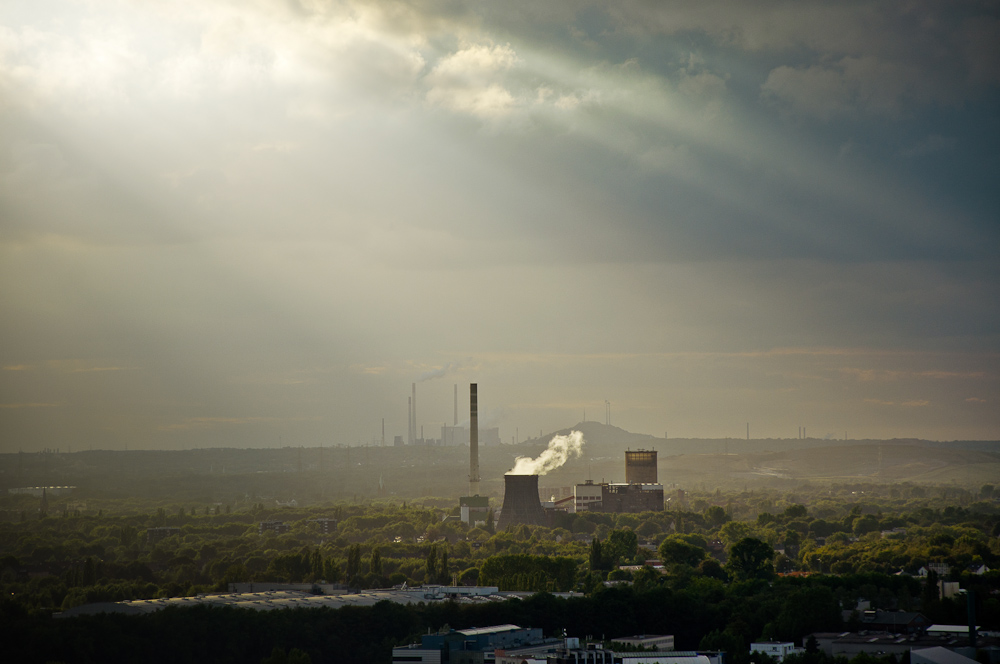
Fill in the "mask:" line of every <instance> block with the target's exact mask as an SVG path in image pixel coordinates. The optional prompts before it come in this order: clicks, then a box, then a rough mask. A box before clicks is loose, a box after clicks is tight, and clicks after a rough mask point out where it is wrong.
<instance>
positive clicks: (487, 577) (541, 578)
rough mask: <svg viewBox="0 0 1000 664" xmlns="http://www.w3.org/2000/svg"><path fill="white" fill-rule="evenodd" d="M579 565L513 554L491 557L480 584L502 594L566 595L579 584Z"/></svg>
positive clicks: (482, 570) (481, 574)
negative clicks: (533, 591)
mask: <svg viewBox="0 0 1000 664" xmlns="http://www.w3.org/2000/svg"><path fill="white" fill-rule="evenodd" d="M576 568H577V561H575V560H573V559H572V558H562V557H557V558H551V557H548V556H532V555H529V554H514V555H501V556H490V557H489V558H487V559H486V560H485V561H484V562H483V564H482V566H481V567H480V568H479V583H480V584H481V585H484V586H497V587H498V588H500V590H535V591H549V592H555V591H560V592H565V591H568V590H572V589H573V586H574V585H575V583H576Z"/></svg>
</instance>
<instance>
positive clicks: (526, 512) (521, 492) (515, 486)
mask: <svg viewBox="0 0 1000 664" xmlns="http://www.w3.org/2000/svg"><path fill="white" fill-rule="evenodd" d="M503 486H504V490H503V507H502V508H501V509H500V519H499V520H498V521H497V529H498V530H503V529H504V528H506V527H507V526H510V525H517V524H521V523H526V524H529V525H532V526H544V525H546V522H547V519H546V518H545V510H543V509H542V503H541V502H540V501H539V500H538V475H504V476H503Z"/></svg>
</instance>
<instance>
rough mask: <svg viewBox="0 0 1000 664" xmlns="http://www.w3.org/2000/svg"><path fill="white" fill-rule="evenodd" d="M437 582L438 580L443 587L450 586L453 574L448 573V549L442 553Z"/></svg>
mask: <svg viewBox="0 0 1000 664" xmlns="http://www.w3.org/2000/svg"><path fill="white" fill-rule="evenodd" d="M437 580H438V583H440V584H441V585H443V586H446V585H448V582H449V581H451V574H449V573H448V551H447V549H446V550H445V551H443V552H441V567H440V569H439V570H438V575H437Z"/></svg>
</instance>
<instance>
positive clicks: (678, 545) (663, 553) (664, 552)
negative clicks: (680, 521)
mask: <svg viewBox="0 0 1000 664" xmlns="http://www.w3.org/2000/svg"><path fill="white" fill-rule="evenodd" d="M658 552H659V554H660V560H662V561H663V564H664V565H689V566H691V567H697V566H698V565H699V564H701V562H702V561H703V560H704V559H705V557H706V556H707V555H708V554H707V553H706V552H705V550H704V549H703V548H701V547H698V546H695V545H694V544H690V543H688V542H687V541H685V539H684V537H683V536H681V535H670V536H668V537H667V538H666V539H664V540H663V541H662V542H661V543H660V547H659V549H658Z"/></svg>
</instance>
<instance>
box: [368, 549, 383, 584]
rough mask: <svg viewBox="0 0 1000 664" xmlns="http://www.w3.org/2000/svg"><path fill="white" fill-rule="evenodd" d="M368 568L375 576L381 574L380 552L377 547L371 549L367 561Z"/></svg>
mask: <svg viewBox="0 0 1000 664" xmlns="http://www.w3.org/2000/svg"><path fill="white" fill-rule="evenodd" d="M368 570H369V571H370V572H371V573H372V574H374V575H375V576H377V577H381V576H382V552H381V551H379V550H378V547H375V548H374V549H372V557H371V560H370V561H369V563H368Z"/></svg>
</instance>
